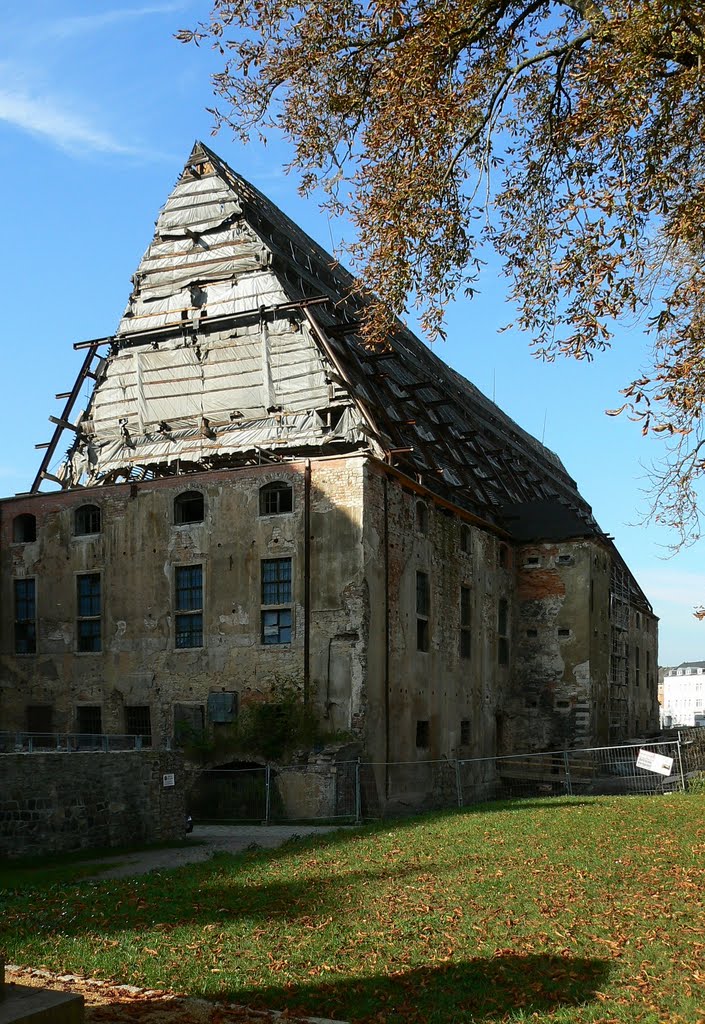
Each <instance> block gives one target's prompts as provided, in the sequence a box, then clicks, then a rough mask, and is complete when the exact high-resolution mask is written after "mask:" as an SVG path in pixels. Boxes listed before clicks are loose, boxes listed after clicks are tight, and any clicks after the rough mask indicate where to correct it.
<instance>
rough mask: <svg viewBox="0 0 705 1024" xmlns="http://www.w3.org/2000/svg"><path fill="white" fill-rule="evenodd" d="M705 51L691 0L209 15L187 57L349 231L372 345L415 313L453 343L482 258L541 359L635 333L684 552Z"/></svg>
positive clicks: (352, 4) (704, 160)
mask: <svg viewBox="0 0 705 1024" xmlns="http://www.w3.org/2000/svg"><path fill="white" fill-rule="evenodd" d="M704 33H705V3H703V2H698V0H694V2H689V0H682V2H674V0H604V2H603V0H377V2H359V0H321V2H320V3H318V4H311V5H308V4H299V3H294V2H291V0H229V2H226V0H215V2H214V4H213V9H212V13H211V17H210V20H209V21H208V22H206V23H203V24H201V25H200V26H199V27H198V28H197V29H191V30H182V31H181V32H180V33H179V38H181V39H183V40H185V41H187V40H192V41H195V42H203V41H210V42H211V43H212V44H213V45H214V46H215V48H216V49H217V51H218V53H219V54H220V56H221V58H222V67H221V70H219V71H218V72H217V73H216V74H215V75H214V83H215V88H216V93H217V94H218V95H219V96H220V99H221V100H222V103H221V105H220V107H219V108H217V109H215V110H214V111H213V112H214V114H215V117H216V125H217V126H218V127H220V126H222V125H227V126H229V127H230V128H231V129H232V130H233V131H234V132H235V134H236V135H237V136H239V137H240V138H243V139H246V138H248V137H249V136H250V135H251V134H252V132H253V130H258V131H260V132H261V133H266V131H267V130H268V129H269V128H270V127H272V126H276V127H278V128H279V129H281V130H282V131H283V132H284V134H285V135H286V136H287V137H288V139H289V140H290V141H291V142H292V144H293V147H294V154H295V155H294V159H293V165H294V167H295V168H296V169H297V170H298V171H299V172H300V173H301V174H302V188H303V191H304V192H305V193H306V192H311V191H312V190H314V189H316V188H319V187H322V188H323V190H324V192H325V194H326V196H327V197H328V198H327V204H328V205H329V206H330V208H331V209H333V210H334V211H336V212H339V211H342V210H344V211H345V213H346V214H347V215H348V216H349V217H351V218H352V220H353V222H354V224H355V226H356V229H357V238H358V240H357V242H356V243H355V245H354V247H353V251H352V253H351V257H352V259H353V262H354V265H355V266H356V267H357V270H358V273H359V278H360V282H361V287H364V289H365V290H366V292H367V295H368V300H369V301H368V305H367V309H368V315H367V321H366V323H365V331H366V335H367V339H368V341H369V343H370V344H374V343H376V342H379V341H380V339H381V338H382V337H383V334H384V331H385V330H386V329H387V328H388V326H389V324H390V322H391V319H392V318H393V316H395V315H399V314H402V315H403V313H404V311H405V310H406V309H408V308H410V306H412V305H413V306H416V308H417V309H418V311H419V315H420V317H421V322H422V326H423V328H424V329H425V331H426V332H427V333H428V335H429V336H430V337H431V338H433V337H437V336H439V335H442V333H443V315H444V309H445V306H446V304H447V302H448V300H449V299H450V298H451V297H452V296H453V295H454V294H456V293H457V292H458V290H461V289H466V290H469V291H470V292H471V291H472V289H473V287H474V285H475V282H476V281H477V279H478V276H479V274H480V271H481V267H482V253H483V247H484V246H486V245H488V244H491V245H492V246H494V248H495V249H496V251H497V252H498V253H499V255H500V256H501V257H502V260H503V263H504V267H505V271H506V274H507V276H508V278H509V281H510V285H509V291H510V298H511V299H512V300H513V302H514V303H515V305H516V307H517V310H518V314H517V319H516V326H518V327H519V328H521V329H523V330H526V331H527V332H528V333H529V335H530V337H531V339H532V343H533V345H534V346H535V349H536V351H537V353H538V354H540V355H541V356H543V357H544V358H547V359H553V358H555V357H556V356H557V355H558V354H565V355H571V356H575V357H577V358H579V359H590V358H592V357H593V355H594V353H595V352H596V351H599V350H600V349H603V348H604V347H605V346H606V345H608V344H609V342H610V338H611V336H612V333H613V331H614V329H615V326H616V325H617V324H619V323H620V322H625V321H626V322H628V323H634V322H635V321H637V320H639V319H641V320H643V321H644V322H645V323H646V326H647V329H648V330H650V332H651V339H652V347H653V360H652V362H651V365H650V367H649V369H648V370H647V371H646V372H645V373H644V375H643V376H642V377H640V378H639V379H637V380H635V381H633V382H632V383H631V384H629V386H628V387H626V388H625V391H624V396H625V405H624V406H623V407H622V408H623V409H626V410H627V411H628V412H629V414H630V415H632V416H633V417H634V418H636V419H637V420H639V421H640V422H641V424H642V428H643V431H644V433H650V432H656V433H660V434H664V435H666V441H667V443H666V447H667V449H668V453H669V455H668V459H667V460H666V461H665V462H664V464H663V467H662V471H661V473H660V475H658V476H657V478H656V482H655V491H654V498H655V506H654V507H655V515H656V518H657V519H660V520H662V521H664V522H668V523H669V524H671V525H676V526H677V527H678V528H679V529H680V530H681V533H682V536H683V537H684V538H685V537H686V536H687V535H690V536H691V537H692V536H693V535H696V534H697V531H698V511H697V503H696V494H695V487H696V481H697V478H698V477H699V476H700V475H701V474H703V472H705V435H703V431H702V421H701V408H702V401H703V395H704V394H705V341H704V328H705V279H704V277H703V269H702V267H703V256H704V255H705V253H704V250H705V68H703V58H704V56H705V38H704ZM620 411H621V410H620Z"/></svg>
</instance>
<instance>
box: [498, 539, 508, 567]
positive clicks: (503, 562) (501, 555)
mask: <svg viewBox="0 0 705 1024" xmlns="http://www.w3.org/2000/svg"><path fill="white" fill-rule="evenodd" d="M497 563H498V565H499V567H500V569H506V568H507V567H508V566H509V548H508V547H507V545H506V544H500V545H499V550H498V552H497Z"/></svg>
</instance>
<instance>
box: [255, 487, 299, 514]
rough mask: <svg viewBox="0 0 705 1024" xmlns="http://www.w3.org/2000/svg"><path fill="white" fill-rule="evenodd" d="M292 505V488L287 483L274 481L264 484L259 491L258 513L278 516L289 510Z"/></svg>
mask: <svg viewBox="0 0 705 1024" xmlns="http://www.w3.org/2000/svg"><path fill="white" fill-rule="evenodd" d="M293 507H294V490H293V488H292V487H291V486H290V485H289V484H285V483H282V482H281V481H275V482H274V483H271V484H265V485H264V487H260V491H259V514H260V515H261V516H279V515H282V514H284V513H285V512H291V511H292V509H293Z"/></svg>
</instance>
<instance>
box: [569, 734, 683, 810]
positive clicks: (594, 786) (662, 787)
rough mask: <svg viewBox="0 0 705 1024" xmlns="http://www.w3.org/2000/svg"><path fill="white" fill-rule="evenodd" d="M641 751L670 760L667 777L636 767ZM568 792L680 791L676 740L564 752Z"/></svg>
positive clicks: (600, 794) (601, 794) (628, 793)
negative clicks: (567, 767)
mask: <svg viewBox="0 0 705 1024" xmlns="http://www.w3.org/2000/svg"><path fill="white" fill-rule="evenodd" d="M640 750H648V751H651V752H652V753H654V754H660V755H661V756H662V757H666V758H671V759H672V761H673V766H672V770H671V772H670V774H668V775H661V774H659V773H658V772H654V771H649V770H648V769H646V768H639V767H638V766H637V758H638V756H639V751H640ZM567 758H568V762H569V770H570V792H572V793H576V794H577V793H589V794H592V795H593V796H610V795H617V796H620V795H623V796H627V795H635V794H641V795H644V796H648V795H652V794H655V793H664V792H670V791H672V790H674V789H682V788H683V777H682V774H681V759H680V757H679V745H678V741H675V742H672V741H667V742H658V743H641V744H633V743H632V744H625V745H624V746H620V747H595V748H593V749H590V750H571V751H568V752H567Z"/></svg>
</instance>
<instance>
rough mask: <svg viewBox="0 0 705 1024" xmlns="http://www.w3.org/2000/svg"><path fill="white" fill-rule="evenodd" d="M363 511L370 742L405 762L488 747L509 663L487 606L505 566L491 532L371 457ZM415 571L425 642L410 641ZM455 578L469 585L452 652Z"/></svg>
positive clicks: (496, 595) (506, 583) (384, 755)
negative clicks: (466, 615) (423, 741)
mask: <svg viewBox="0 0 705 1024" xmlns="http://www.w3.org/2000/svg"><path fill="white" fill-rule="evenodd" d="M420 508H425V510H426V515H425V517H424V514H423V512H422V511H420ZM365 513H366V514H365V534H364V541H365V564H366V567H367V578H368V581H369V589H370V608H371V610H372V611H371V614H372V619H371V628H370V649H369V655H368V659H369V688H368V690H369V700H370V713H369V724H368V747H370V752H371V753H372V754H373V756H374V757H375V759H377V760H391V761H412V762H413V761H424V760H428V759H429V758H440V757H443V756H460V757H463V756H464V757H470V756H475V757H477V756H483V755H485V754H487V755H491V754H494V752H495V750H496V746H497V742H498V736H497V731H498V728H499V729H500V731H501V718H502V714H503V708H504V705H505V697H506V693H507V690H508V684H509V676H510V664H507V665H506V666H505V665H499V664H498V653H497V609H498V602H499V599H500V598H501V597H505V598H506V599H507V600H508V602H509V606H510V609H511V591H512V574H511V571H509V570H507V569H504V568H500V567H499V557H498V551H499V544H500V542H499V540H498V539H497V538H496V537H494V536H493V535H492V534H490V533H488V532H486V531H483V530H481V529H479V528H477V527H476V526H474V525H471V524H469V523H467V522H465V521H464V520H463V519H462V518H460V517H459V516H458V515H456V514H454V512H453V511H452V510H450V509H448V508H446V507H444V506H443V505H441V504H439V503H436V502H434V500H433V498H432V496H431V495H430V494H429V493H428V492H427V491H425V490H424V489H423V488H420V487H419V488H413V487H412V486H409V485H408V484H407V483H406V482H402V480H401V479H399V478H398V477H395V476H394V475H389V476H386V475H385V472H384V471H383V470H381V469H380V468H379V467H377V466H375V465H374V464H373V463H370V472H369V474H368V477H367V486H366V499H365ZM464 529H465V530H467V531H468V532H467V534H466V537H467V540H466V542H465V544H463V541H462V539H461V530H464ZM464 547H466V548H467V550H464V549H463V548H464ZM417 572H421V573H426V574H427V575H428V579H429V586H430V610H429V615H428V622H429V627H428V628H429V645H428V647H429V649H428V651H420V650H418V649H417V618H418V614H417V605H416V578H417ZM461 587H467V588H469V590H470V595H471V596H470V600H471V623H470V633H471V643H472V649H471V653H470V657H462V656H461V652H460V631H461V623H460V590H461ZM387 588H388V597H387V596H385V591H386V590H387ZM510 622H511V610H510ZM385 631H388V637H389V652H388V663H385ZM510 660H511V659H510ZM385 690H386V693H385ZM419 722H428V744H427V745H417V738H418V734H417V723H419ZM462 722H466V723H467V725H466V727H465V729H466V731H467V735H466V736H462V735H461V734H462V732H463V728H462V725H461V723H462ZM461 740H463V741H465V742H461Z"/></svg>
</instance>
